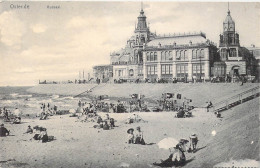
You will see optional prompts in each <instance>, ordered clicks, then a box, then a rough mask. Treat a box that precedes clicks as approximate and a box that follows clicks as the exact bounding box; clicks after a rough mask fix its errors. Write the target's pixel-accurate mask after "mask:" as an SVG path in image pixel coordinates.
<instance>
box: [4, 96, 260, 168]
mask: <svg viewBox="0 0 260 168" xmlns="http://www.w3.org/2000/svg"><path fill="white" fill-rule="evenodd" d="M257 101H259V98H257V99H254V100H252V101H249V102H247V103H245V104H244V107H246V106H251V107H252V108H251V111H250V113H249V112H247V113H245V115H244V117H239V115H240V113H243V110H244V109H243V108H242V107H243V106H237V107H235V108H233V109H231V110H229V111H227V112H225V113H223V117H224V118H222V119H219V118H216V117H215V115H214V114H213V113H207V112H206V109H203V108H201V109H199V108H198V109H194V110H193V115H194V116H193V117H192V118H175V117H174V115H175V114H176V113H174V112H160V113H152V112H148V113H145V112H142V113H137V114H138V115H139V116H140V117H142V118H143V119H144V120H146V121H148V123H134V124H125V123H124V122H125V120H126V119H127V117H128V116H129V115H131V114H129V113H123V114H116V113H111V114H110V117H113V118H115V120H116V121H117V122H116V126H117V127H115V128H114V129H112V130H102V129H96V128H93V125H95V124H96V123H92V122H88V123H85V122H83V123H82V122H76V121H77V118H74V117H69V115H62V116H51V117H50V118H49V119H48V120H38V119H24V120H23V123H22V124H19V125H12V124H5V126H6V127H7V128H8V129H10V130H11V135H12V136H8V137H4V138H1V139H0V141H1V146H0V151H1V155H0V156H1V157H0V161H1V162H0V165H1V167H48V168H49V167H64V168H65V167H113V168H114V167H154V166H153V165H152V163H153V162H158V161H160V159H166V158H168V156H169V154H170V152H169V151H168V150H164V149H159V148H158V145H157V143H158V142H159V141H160V140H162V139H163V138H166V137H173V138H176V139H180V138H188V137H189V135H190V134H191V133H196V134H197V135H198V138H199V142H198V149H199V150H198V151H197V152H196V153H186V157H187V160H188V163H187V164H186V165H185V166H184V167H194V166H196V167H203V165H206V167H212V166H213V165H215V164H217V163H220V162H223V161H226V160H229V159H230V158H232V157H233V155H234V156H237V153H240V155H239V156H238V157H236V158H235V159H241V158H242V159H245V158H249V159H256V160H257V159H258V160H259V156H258V154H257V152H259V142H258V139H257V137H259V132H256V130H257V128H259V125H257V122H256V121H258V117H255V116H257V115H258V112H256V111H257V110H256V109H257V108H258V107H257ZM99 114H100V115H101V116H104V115H105V113H99ZM236 117H238V118H240V119H237V118H236ZM252 117H253V118H252ZM248 119H251V120H250V121H251V122H252V123H253V125H252V124H251V126H250V124H249V125H248ZM258 124H259V122H258ZM28 125H31V126H35V125H39V126H43V127H46V128H47V132H48V135H49V136H51V135H53V136H55V138H56V140H54V141H52V142H48V143H41V142H38V141H35V140H30V139H31V138H32V137H33V135H32V134H23V132H25V130H26V129H27V126H28ZM245 125H248V127H249V129H250V132H247V133H246V134H247V139H244V138H241V137H240V136H239V135H237V134H239V132H237V131H238V130H241V127H244V126H245ZM137 126H141V129H142V131H143V132H144V140H145V141H146V143H148V144H149V145H135V144H127V143H126V141H127V133H126V131H127V130H128V129H129V128H136V127H137ZM227 129H228V130H227ZM214 130H215V131H216V135H215V136H213V135H212V134H211V133H212V131H214ZM232 130H233V131H236V133H234V134H233V135H232V133H231V132H232ZM241 139H242V140H241ZM230 140H232V141H230ZM237 140H239V141H237ZM253 140H254V142H255V143H254V144H252V145H251V147H247V146H244V145H246V143H247V142H248V143H249V144H250V142H251V141H253ZM225 142H226V143H225ZM237 143H238V144H237ZM241 145H242V146H243V148H241ZM234 146H236V147H237V146H240V148H235V149H233V147H234ZM247 148H250V149H251V148H255V151H251V154H250V152H249V151H248V150H245V149H247ZM229 149H232V150H233V152H234V153H235V154H234V153H233V154H229V155H227V153H225V152H228V150H229ZM219 155H223V157H220V156H219ZM216 156H219V158H216Z"/></svg>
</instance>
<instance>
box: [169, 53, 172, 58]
mask: <svg viewBox="0 0 260 168" xmlns="http://www.w3.org/2000/svg"><path fill="white" fill-rule="evenodd" d="M169 60H172V52H171V51H169Z"/></svg>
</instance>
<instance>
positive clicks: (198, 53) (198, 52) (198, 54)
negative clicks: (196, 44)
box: [196, 50, 200, 59]
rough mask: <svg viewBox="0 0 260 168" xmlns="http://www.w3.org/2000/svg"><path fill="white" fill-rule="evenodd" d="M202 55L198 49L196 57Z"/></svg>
mask: <svg viewBox="0 0 260 168" xmlns="http://www.w3.org/2000/svg"><path fill="white" fill-rule="evenodd" d="M199 57H200V50H196V59H198V58H199Z"/></svg>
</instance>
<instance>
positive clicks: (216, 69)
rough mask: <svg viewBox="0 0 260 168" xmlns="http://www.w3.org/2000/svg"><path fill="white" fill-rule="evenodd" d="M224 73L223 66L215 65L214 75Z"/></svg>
mask: <svg viewBox="0 0 260 168" xmlns="http://www.w3.org/2000/svg"><path fill="white" fill-rule="evenodd" d="M224 74H225V67H216V68H215V73H214V75H216V76H222V75H224Z"/></svg>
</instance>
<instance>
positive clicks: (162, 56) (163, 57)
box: [161, 51, 165, 61]
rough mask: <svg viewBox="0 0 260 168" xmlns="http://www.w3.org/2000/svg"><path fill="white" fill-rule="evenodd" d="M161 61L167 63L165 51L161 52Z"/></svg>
mask: <svg viewBox="0 0 260 168" xmlns="http://www.w3.org/2000/svg"><path fill="white" fill-rule="evenodd" d="M161 60H162V61H165V54H164V51H162V52H161Z"/></svg>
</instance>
